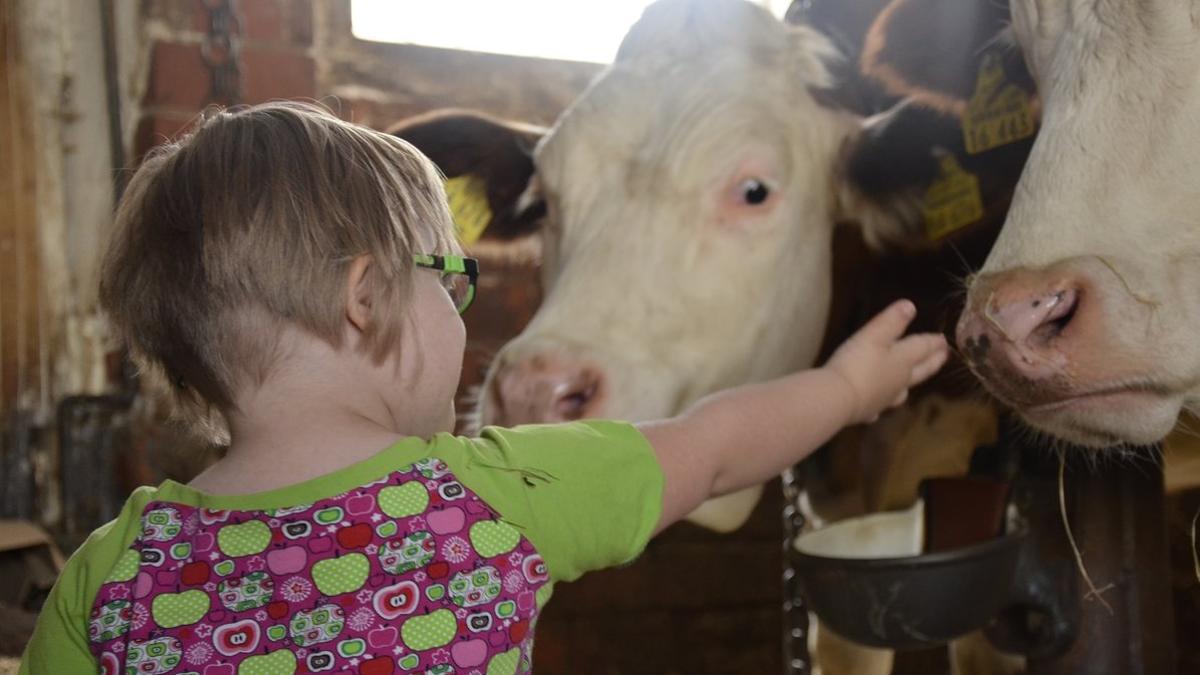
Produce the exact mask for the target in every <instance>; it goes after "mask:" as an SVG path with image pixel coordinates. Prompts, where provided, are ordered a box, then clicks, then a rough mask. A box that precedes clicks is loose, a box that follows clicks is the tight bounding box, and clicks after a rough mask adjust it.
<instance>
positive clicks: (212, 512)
mask: <svg viewBox="0 0 1200 675" xmlns="http://www.w3.org/2000/svg"><path fill="white" fill-rule="evenodd" d="M226 520H229V512H228V511H222V510H220V509H200V522H202V523H204V524H205V525H215V524H217V523H223V522H225V521H226Z"/></svg>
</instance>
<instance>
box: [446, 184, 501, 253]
mask: <svg viewBox="0 0 1200 675" xmlns="http://www.w3.org/2000/svg"><path fill="white" fill-rule="evenodd" d="M446 200H447V201H448V202H449V203H450V215H451V216H453V217H454V229H455V232H456V233H457V234H458V240H459V241H460V242H462V244H464V245H466V246H470V245H471V244H474V243H475V242H477V241H479V238H480V237H482V236H483V231H484V230H485V229H487V226H488V223H490V222H492V209H491V207H489V206H488V200H487V193H486V192H485V190H484V185H483V181H482V180H480V179H479V178H477V177H475V176H472V175H469V174H468V175H463V176H458V177H456V178H451V179H450V180H448V181H446Z"/></svg>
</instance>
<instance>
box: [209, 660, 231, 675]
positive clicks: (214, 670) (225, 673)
mask: <svg viewBox="0 0 1200 675" xmlns="http://www.w3.org/2000/svg"><path fill="white" fill-rule="evenodd" d="M233 674H234V670H233V664H232V663H214V664H212V665H209V666H204V675H233Z"/></svg>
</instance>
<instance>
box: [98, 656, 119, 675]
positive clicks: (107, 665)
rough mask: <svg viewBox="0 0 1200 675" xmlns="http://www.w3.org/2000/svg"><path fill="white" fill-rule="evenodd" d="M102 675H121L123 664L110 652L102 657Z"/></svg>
mask: <svg viewBox="0 0 1200 675" xmlns="http://www.w3.org/2000/svg"><path fill="white" fill-rule="evenodd" d="M100 675H121V662H120V661H117V657H116V656H113V655H112V654H111V653H109V652H104V653H103V654H101V655H100Z"/></svg>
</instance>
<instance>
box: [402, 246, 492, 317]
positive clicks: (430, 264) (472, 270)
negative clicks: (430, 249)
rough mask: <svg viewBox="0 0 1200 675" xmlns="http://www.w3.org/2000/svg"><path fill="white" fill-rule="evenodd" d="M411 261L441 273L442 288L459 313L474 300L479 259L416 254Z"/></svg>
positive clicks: (465, 309) (418, 265)
mask: <svg viewBox="0 0 1200 675" xmlns="http://www.w3.org/2000/svg"><path fill="white" fill-rule="evenodd" d="M413 262H415V263H416V264H417V267H425V268H428V269H431V270H437V271H439V272H441V273H442V288H445V289H446V293H448V294H449V295H450V300H451V301H452V302H454V307H455V309H457V310H458V313H459V314H462V313H463V312H465V311H467V308H468V307H470V306H471V303H472V302H475V282H476V281H477V280H478V279H479V261H477V260H475V259H474V258H464V257H463V256H460V255H424V254H420V253H418V254H416V255H414V256H413Z"/></svg>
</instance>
